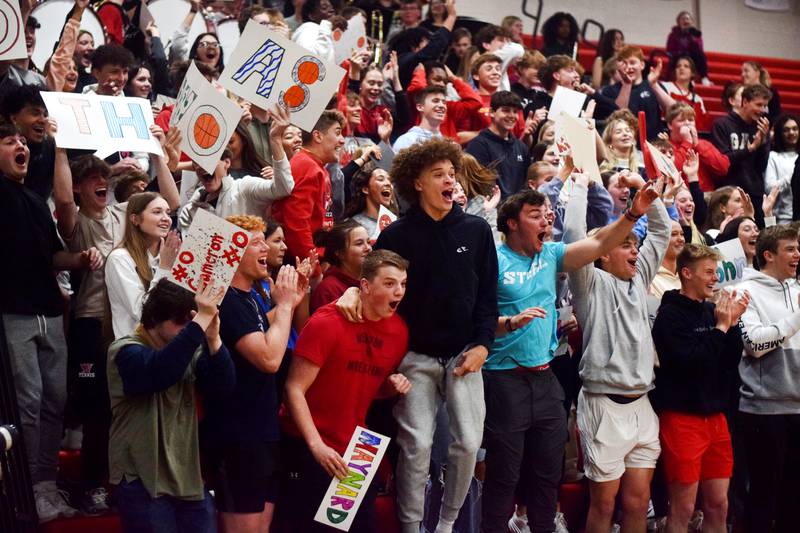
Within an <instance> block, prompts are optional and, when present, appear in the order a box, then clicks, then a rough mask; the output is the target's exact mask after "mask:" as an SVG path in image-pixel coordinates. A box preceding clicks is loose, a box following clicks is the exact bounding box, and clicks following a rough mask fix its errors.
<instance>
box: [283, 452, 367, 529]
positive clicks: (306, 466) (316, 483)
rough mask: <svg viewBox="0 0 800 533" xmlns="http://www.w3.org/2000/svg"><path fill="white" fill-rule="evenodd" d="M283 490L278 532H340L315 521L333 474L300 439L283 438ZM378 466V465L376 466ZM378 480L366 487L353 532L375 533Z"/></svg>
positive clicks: (353, 525) (351, 527) (352, 527)
mask: <svg viewBox="0 0 800 533" xmlns="http://www.w3.org/2000/svg"><path fill="white" fill-rule="evenodd" d="M281 463H282V464H283V465H286V466H285V468H284V470H285V471H284V472H283V473H282V480H281V490H280V493H279V495H278V503H277V504H276V507H275V512H276V513H277V514H278V516H277V517H276V521H277V523H278V524H277V525H278V527H277V531H287V532H288V531H292V532H294V531H302V532H303V533H333V532H335V531H338V530H337V529H334V528H332V527H328V526H326V525H323V524H321V523H319V522H316V521H314V515H315V514H316V513H317V509H318V508H319V504H320V503H321V502H322V497H323V496H325V492H326V491H327V490H328V486H329V485H330V483H331V479H332V478H331V476H329V475H328V473H327V472H325V470H324V469H323V468H322V467H321V466H320V465H319V463H317V461H316V460H315V459H314V456H313V455H311V452H310V451H309V449H308V446H306V443H305V442H304V441H302V440H299V439H293V438H288V437H284V440H283V442H282V443H281ZM376 467H377V465H376ZM377 486H378V483H377V481H376V479H375V478H373V479H372V483H371V484H370V486H369V489H367V493H366V494H365V495H364V499H363V500H362V502H361V506H360V507H359V508H358V514H356V516H355V519H354V520H353V524H352V525H351V526H350V531H351V532H353V533H376V532H377V531H378V529H377V524H376V519H375V495H376V494H377Z"/></svg>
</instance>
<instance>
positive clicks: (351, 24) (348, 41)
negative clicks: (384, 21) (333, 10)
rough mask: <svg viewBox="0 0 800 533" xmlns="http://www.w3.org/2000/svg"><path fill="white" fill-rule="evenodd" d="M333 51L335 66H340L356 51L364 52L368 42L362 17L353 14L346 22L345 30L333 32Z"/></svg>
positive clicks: (359, 14)
mask: <svg viewBox="0 0 800 533" xmlns="http://www.w3.org/2000/svg"><path fill="white" fill-rule="evenodd" d="M331 37H332V39H333V51H334V57H335V58H336V64H337V65H341V64H342V61H344V60H345V59H350V56H352V55H353V52H355V51H356V50H364V49H366V48H367V45H368V44H369V42H368V41H367V28H366V24H365V23H364V17H363V16H362V15H361V13H357V14H355V15H354V16H353V17H351V18H350V20H348V21H347V29H346V30H345V31H342V30H340V29H338V28H337V29H335V30H333V33H332V35H331Z"/></svg>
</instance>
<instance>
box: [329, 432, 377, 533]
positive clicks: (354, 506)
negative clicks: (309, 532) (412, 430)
mask: <svg viewBox="0 0 800 533" xmlns="http://www.w3.org/2000/svg"><path fill="white" fill-rule="evenodd" d="M389 440H390V439H389V437H386V436H384V435H381V434H380V433H375V432H374V431H370V430H368V429H367V428H363V427H361V426H356V430H355V431H354V432H353V437H352V438H351V439H350V444H348V445H347V450H345V452H344V455H342V458H343V459H344V461H345V463H347V467H348V475H347V477H346V478H344V479H341V480H340V479H338V478H333V479H332V480H331V484H330V486H329V487H328V490H327V492H325V496H324V497H323V498H322V502H321V503H320V505H319V508H318V509H317V514H316V515H315V516H314V520H316V521H317V522H320V523H322V524H325V525H326V526H330V527H333V528H336V529H339V530H341V531H348V530H349V529H350V526H351V525H352V524H353V519H354V518H355V516H356V513H357V512H358V508H359V507H360V506H361V502H362V501H363V500H364V495H365V494H366V493H367V489H368V488H369V485H370V483H372V479H373V478H374V477H375V473H376V472H377V471H378V465H380V463H381V459H383V454H384V453H386V448H387V447H388V446H389Z"/></svg>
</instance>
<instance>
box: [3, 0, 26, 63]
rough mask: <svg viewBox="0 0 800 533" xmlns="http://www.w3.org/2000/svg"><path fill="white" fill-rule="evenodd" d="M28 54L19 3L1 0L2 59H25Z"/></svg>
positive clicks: (12, 0)
mask: <svg viewBox="0 0 800 533" xmlns="http://www.w3.org/2000/svg"><path fill="white" fill-rule="evenodd" d="M27 55H28V54H27V50H26V49H25V40H24V39H22V17H21V16H20V11H19V5H18V4H17V2H15V1H14V0H0V59H23V58H25V57H27Z"/></svg>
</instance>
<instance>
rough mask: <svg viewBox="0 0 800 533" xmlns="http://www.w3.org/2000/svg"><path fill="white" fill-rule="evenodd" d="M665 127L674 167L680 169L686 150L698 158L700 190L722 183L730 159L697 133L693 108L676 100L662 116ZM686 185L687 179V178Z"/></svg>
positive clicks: (715, 186) (712, 188)
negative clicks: (673, 156)
mask: <svg viewBox="0 0 800 533" xmlns="http://www.w3.org/2000/svg"><path fill="white" fill-rule="evenodd" d="M664 120H665V121H666V123H667V129H668V130H669V142H670V143H671V144H672V149H673V150H674V152H675V167H676V168H683V165H684V163H686V158H687V155H688V153H689V151H690V150H694V151H695V152H696V153H697V157H698V159H699V160H700V168H699V170H698V178H699V180H700V188H701V189H703V192H711V191H713V190H714V189H717V188H718V187H721V186H722V185H724V182H725V178H726V177H727V175H728V169H729V168H730V166H731V162H730V161H729V160H728V157H727V156H726V155H724V154H723V153H722V152H720V151H719V150H717V148H716V147H715V146H714V145H713V144H711V143H710V142H708V141H706V140H704V139H700V138H698V136H697V125H696V124H695V112H694V108H692V106H690V105H689V104H687V103H685V102H676V103H675V104H673V105H672V106H670V108H669V109H667V113H666V115H665V116H664ZM686 183H687V185H688V183H689V182H688V180H687V182H686Z"/></svg>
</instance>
